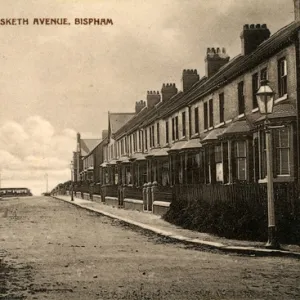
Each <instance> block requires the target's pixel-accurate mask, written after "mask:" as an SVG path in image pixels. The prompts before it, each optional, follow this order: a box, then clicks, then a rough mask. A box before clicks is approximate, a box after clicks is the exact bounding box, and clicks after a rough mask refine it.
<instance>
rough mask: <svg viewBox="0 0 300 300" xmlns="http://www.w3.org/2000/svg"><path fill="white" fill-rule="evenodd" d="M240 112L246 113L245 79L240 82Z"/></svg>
mask: <svg viewBox="0 0 300 300" xmlns="http://www.w3.org/2000/svg"><path fill="white" fill-rule="evenodd" d="M238 106H239V107H238V110H239V111H238V113H239V115H241V114H243V113H245V97H244V81H241V82H239V83H238Z"/></svg>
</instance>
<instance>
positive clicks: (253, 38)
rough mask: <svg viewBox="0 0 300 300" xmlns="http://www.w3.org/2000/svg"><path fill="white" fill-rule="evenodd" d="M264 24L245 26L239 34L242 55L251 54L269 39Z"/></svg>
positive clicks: (267, 30)
mask: <svg viewBox="0 0 300 300" xmlns="http://www.w3.org/2000/svg"><path fill="white" fill-rule="evenodd" d="M299 1H300V0H299ZM270 34H271V33H270V30H269V29H268V28H267V25H266V24H262V25H261V24H256V25H255V24H251V25H250V26H249V25H248V24H245V25H244V27H243V31H242V33H241V42H242V54H243V55H248V54H250V53H252V52H253V51H254V50H255V49H256V48H257V47H258V46H259V45H260V44H261V43H262V42H263V41H265V40H267V39H268V38H269V37H270Z"/></svg>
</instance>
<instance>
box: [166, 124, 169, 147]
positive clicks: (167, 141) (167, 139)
mask: <svg viewBox="0 0 300 300" xmlns="http://www.w3.org/2000/svg"><path fill="white" fill-rule="evenodd" d="M166 144H169V121H166Z"/></svg>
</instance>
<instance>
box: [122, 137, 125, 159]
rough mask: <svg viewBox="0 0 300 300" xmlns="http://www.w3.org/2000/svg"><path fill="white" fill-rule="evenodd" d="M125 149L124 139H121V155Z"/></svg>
mask: <svg viewBox="0 0 300 300" xmlns="http://www.w3.org/2000/svg"><path fill="white" fill-rule="evenodd" d="M124 152H125V150H124V140H123V139H122V140H121V155H122V154H124Z"/></svg>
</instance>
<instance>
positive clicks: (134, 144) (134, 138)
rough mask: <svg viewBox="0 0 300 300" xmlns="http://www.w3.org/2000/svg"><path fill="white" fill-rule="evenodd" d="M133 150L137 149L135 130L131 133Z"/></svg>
mask: <svg viewBox="0 0 300 300" xmlns="http://www.w3.org/2000/svg"><path fill="white" fill-rule="evenodd" d="M133 151H134V152H136V151H137V134H136V132H135V133H134V134H133Z"/></svg>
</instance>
